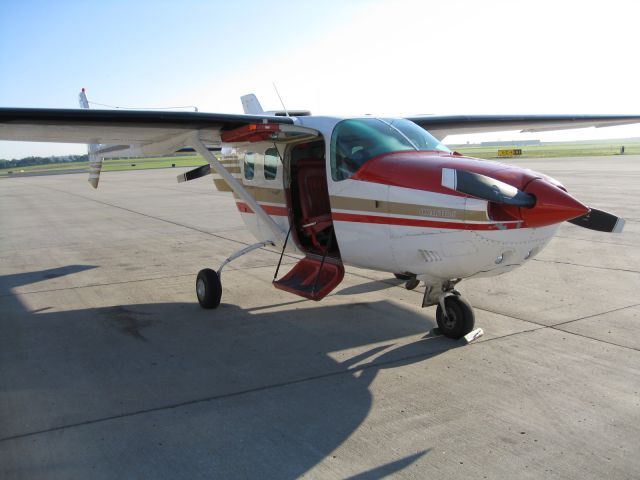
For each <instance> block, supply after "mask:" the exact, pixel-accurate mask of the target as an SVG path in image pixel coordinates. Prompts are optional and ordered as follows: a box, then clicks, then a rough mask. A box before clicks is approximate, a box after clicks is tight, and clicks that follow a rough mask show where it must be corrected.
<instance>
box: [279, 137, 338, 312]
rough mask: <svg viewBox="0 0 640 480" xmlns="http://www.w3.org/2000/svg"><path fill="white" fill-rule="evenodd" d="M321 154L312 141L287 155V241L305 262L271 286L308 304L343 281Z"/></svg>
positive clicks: (322, 144)
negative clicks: (305, 299) (298, 251)
mask: <svg viewBox="0 0 640 480" xmlns="http://www.w3.org/2000/svg"><path fill="white" fill-rule="evenodd" d="M325 150H326V147H325V142H324V140H314V141H311V142H305V143H300V144H296V145H293V146H292V147H291V148H290V149H289V150H288V151H287V160H288V161H285V165H288V169H289V170H288V173H289V175H288V185H287V186H285V190H286V197H287V204H288V207H289V222H290V225H291V231H290V237H291V238H292V240H293V241H294V242H295V243H296V245H297V246H298V248H299V249H300V250H301V251H302V252H304V254H305V258H303V259H302V260H300V261H299V262H298V263H297V264H296V265H295V266H294V267H293V269H292V270H291V271H290V272H289V273H287V274H286V275H285V276H284V277H283V278H281V279H280V280H275V281H274V282H273V284H274V286H275V287H276V288H278V289H280V290H285V291H287V292H290V293H294V294H296V295H300V296H302V297H305V298H309V299H311V300H321V299H322V298H324V297H325V296H326V295H328V294H329V293H330V292H331V291H332V290H333V289H334V288H335V287H337V286H338V284H340V282H341V281H342V279H343V278H344V265H343V264H342V259H341V257H340V250H339V248H338V242H337V240H336V236H335V231H334V228H333V219H332V216H331V205H330V202H329V190H328V186H327V163H326V159H325ZM285 168H287V167H285Z"/></svg>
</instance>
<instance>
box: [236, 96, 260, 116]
mask: <svg viewBox="0 0 640 480" xmlns="http://www.w3.org/2000/svg"><path fill="white" fill-rule="evenodd" d="M240 100H241V101H242V109H243V110H244V113H246V114H247V115H260V114H263V113H264V110H263V109H262V105H260V102H259V101H258V97H256V96H255V95H254V94H253V93H250V94H248V95H243V96H242V97H240Z"/></svg>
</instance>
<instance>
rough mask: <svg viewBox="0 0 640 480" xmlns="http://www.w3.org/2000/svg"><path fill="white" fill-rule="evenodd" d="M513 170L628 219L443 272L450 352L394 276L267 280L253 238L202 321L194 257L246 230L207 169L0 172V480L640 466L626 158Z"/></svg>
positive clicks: (635, 206) (638, 328)
mask: <svg viewBox="0 0 640 480" xmlns="http://www.w3.org/2000/svg"><path fill="white" fill-rule="evenodd" d="M515 163H518V164H520V165H525V166H528V167H530V168H532V169H534V170H539V171H542V172H545V173H547V174H550V175H552V176H554V177H555V178H558V179H559V180H561V181H562V182H564V183H565V184H566V186H567V187H568V189H569V191H570V192H571V193H572V194H574V195H576V197H577V198H579V199H581V200H582V201H583V202H585V203H587V204H591V205H593V206H595V207H597V208H600V209H603V210H608V211H612V212H614V213H617V214H619V215H622V216H624V217H626V219H627V226H626V230H625V232H624V233H623V234H621V235H609V234H602V233H596V232H592V231H587V230H584V229H581V228H579V227H576V226H573V225H571V224H566V225H563V226H562V227H561V229H560V231H559V234H558V236H557V237H556V238H555V239H554V240H553V241H552V242H551V244H550V246H549V247H548V248H547V249H546V250H544V251H543V252H542V253H541V254H540V255H539V256H538V257H537V258H535V259H534V260H533V261H531V262H529V263H528V264H527V265H526V266H524V267H523V268H520V269H518V270H516V271H514V272H512V273H509V274H506V275H503V276H501V277H495V278H490V279H482V280H471V281H466V282H462V283H461V284H460V290H461V291H462V293H463V294H464V295H465V296H466V298H468V299H469V300H470V302H471V303H472V304H473V305H474V307H475V309H476V325H477V326H479V327H481V328H483V329H484V331H485V336H484V337H482V338H480V339H479V340H477V341H476V342H474V343H471V344H469V345H463V344H461V343H460V342H455V341H452V340H449V339H446V338H443V337H437V336H432V335H429V334H428V332H429V331H430V330H431V329H432V328H433V327H434V326H435V319H434V316H435V308H434V307H430V308H427V309H421V308H420V303H421V299H422V292H423V289H422V288H421V287H420V288H418V289H416V290H415V291H408V290H405V289H404V288H403V286H402V284H401V283H400V282H399V281H397V280H395V278H393V276H392V275H390V274H385V273H380V272H372V271H366V270H359V269H348V271H347V274H346V276H345V280H344V282H343V283H342V284H341V285H340V286H339V287H338V288H337V289H336V291H335V292H334V293H333V294H332V295H330V296H329V297H327V298H326V299H325V300H323V301H322V302H320V303H315V302H311V301H306V300H304V299H301V298H299V297H296V296H294V295H291V294H288V293H285V292H282V291H279V290H276V289H274V288H273V287H272V286H271V285H270V281H271V279H272V277H273V273H274V270H275V265H276V263H277V261H278V253H277V252H275V251H274V250H272V249H265V250H260V251H257V252H254V253H253V254H250V255H248V256H245V257H242V258H241V259H239V260H238V261H236V262H234V263H232V264H231V265H230V266H228V267H227V268H226V269H225V271H224V273H223V276H222V282H223V286H224V293H223V297H222V305H221V306H220V307H219V308H218V309H217V310H213V311H205V310H202V309H201V308H200V307H199V306H198V304H197V301H196V299H195V287H194V283H195V275H196V273H197V272H198V270H199V269H201V268H204V267H213V268H217V266H218V265H219V264H220V263H221V262H222V260H224V258H226V257H227V256H229V255H230V254H231V253H233V252H234V251H236V250H237V249H239V248H241V247H243V246H245V245H246V244H249V243H252V242H253V238H252V237H251V236H250V235H249V233H248V232H247V231H246V230H245V229H244V227H243V224H242V221H241V219H240V216H239V215H238V213H237V212H236V210H235V207H234V202H233V200H232V198H231V197H230V195H229V194H225V193H219V192H217V191H215V189H214V188H213V186H212V185H211V179H210V178H204V179H199V180H196V181H193V182H189V183H187V184H180V185H178V184H177V183H176V182H175V175H176V173H177V171H176V170H177V169H168V170H149V171H132V172H107V173H105V174H103V176H102V179H101V186H100V189H99V190H97V191H94V190H93V189H92V188H91V187H90V186H89V185H88V184H87V181H86V175H84V174H82V175H76V174H73V175H57V176H47V177H27V178H13V179H2V180H0V478H2V479H4V480H9V479H48V480H51V479H87V478H91V479H114V478H118V479H139V478H140V479H141V478H153V479H200V478H207V479H210V478H224V479H234V478H260V479H271V478H273V479H290V478H299V477H303V478H321V479H342V478H352V479H377V478H383V477H386V476H393V477H395V478H408V479H424V478H439V479H440V478H445V479H446V478H479V479H481V478H490V479H494V478H505V479H513V478H531V479H540V478H545V479H555V478H558V479H560V478H562V479H566V478H571V479H602V478H607V479H609V480H611V479H631V478H638V477H639V475H640V473H639V472H640V352H639V349H640V295H639V294H638V293H639V292H640V248H639V246H640V202H639V200H638V199H639V198H640V157H637V156H636V157H633V156H625V157H621V156H616V157H589V158H563V159H540V160H518V161H516V162H515ZM294 261H295V260H294V259H291V258H287V259H285V266H284V268H283V270H282V271H281V272H282V273H284V272H286V271H287V265H288V264H292V263H294Z"/></svg>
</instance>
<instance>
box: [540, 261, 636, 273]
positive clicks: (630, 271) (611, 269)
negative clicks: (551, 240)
mask: <svg viewBox="0 0 640 480" xmlns="http://www.w3.org/2000/svg"><path fill="white" fill-rule="evenodd" d="M531 261H532V262H541V263H556V264H559V265H571V266H573V267H584V268H595V269H598V270H607V271H612V272H627V273H640V271H638V270H629V269H626V268H611V267H598V266H597V265H583V264H580V263H573V262H561V261H560V260H542V259H540V258H534V259H533V260H531Z"/></svg>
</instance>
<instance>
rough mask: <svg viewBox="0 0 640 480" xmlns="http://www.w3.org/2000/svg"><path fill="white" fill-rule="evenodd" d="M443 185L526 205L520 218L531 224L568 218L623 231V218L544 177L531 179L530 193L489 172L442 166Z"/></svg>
mask: <svg viewBox="0 0 640 480" xmlns="http://www.w3.org/2000/svg"><path fill="white" fill-rule="evenodd" d="M442 186H443V187H446V188H449V189H451V190H455V191H456V192H460V193H464V194H466V195H469V196H472V197H475V198H481V199H483V200H487V201H489V202H493V203H498V204H503V205H513V206H516V207H521V208H524V209H526V210H521V211H520V212H521V215H522V217H521V218H522V219H523V220H524V221H525V222H526V223H527V225H529V226H532V227H538V226H544V225H551V224H554V223H560V222H562V221H565V220H566V221H569V222H571V223H573V224H574V225H577V226H579V227H583V228H588V229H589V230H595V231H598V232H608V233H620V232H622V229H623V228H624V219H622V218H620V217H617V216H615V215H613V214H611V213H607V212H604V211H602V210H598V209H596V208H590V207H586V206H585V205H583V204H581V203H580V202H578V201H577V200H576V199H575V198H573V197H572V196H571V195H569V194H568V193H566V192H565V191H564V190H561V189H559V188H557V187H556V186H554V185H552V184H550V183H548V182H546V181H545V180H543V179H535V180H533V181H532V182H530V183H529V184H528V185H527V190H529V191H530V193H527V192H523V191H522V190H519V189H518V188H516V187H514V186H513V185H509V184H507V183H504V182H501V181H500V180H497V179H495V178H491V177H488V176H486V175H482V174H479V173H474V172H468V171H466V170H457V169H453V168H443V169H442ZM534 207H535V208H534ZM584 212H586V213H584Z"/></svg>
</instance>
